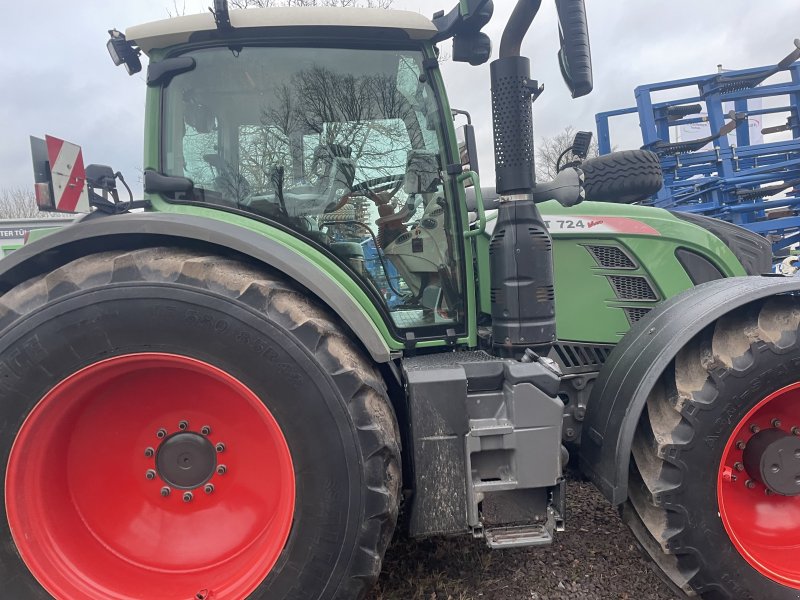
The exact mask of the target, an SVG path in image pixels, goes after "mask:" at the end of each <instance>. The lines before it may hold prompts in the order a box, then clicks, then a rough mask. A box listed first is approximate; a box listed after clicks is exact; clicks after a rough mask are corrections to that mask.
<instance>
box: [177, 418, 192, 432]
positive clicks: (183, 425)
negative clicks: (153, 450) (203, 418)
mask: <svg viewBox="0 0 800 600" xmlns="http://www.w3.org/2000/svg"><path fill="white" fill-rule="evenodd" d="M187 427H189V421H186V420H183V421H181V422H180V423H178V429H180V430H181V431H185V430H186V428H187Z"/></svg>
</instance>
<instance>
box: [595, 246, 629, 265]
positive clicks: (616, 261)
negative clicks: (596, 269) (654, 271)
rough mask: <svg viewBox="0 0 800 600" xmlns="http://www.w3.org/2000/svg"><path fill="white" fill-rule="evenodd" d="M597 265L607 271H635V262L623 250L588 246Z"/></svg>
mask: <svg viewBox="0 0 800 600" xmlns="http://www.w3.org/2000/svg"><path fill="white" fill-rule="evenodd" d="M586 249H587V250H589V252H591V254H592V256H594V259H595V260H596V261H597V264H598V265H600V266H601V267H605V268H606V269H635V268H636V263H634V262H633V260H632V259H631V257H629V256H628V255H627V254H626V253H625V251H624V250H623V249H622V248H617V247H616V246H587V247H586Z"/></svg>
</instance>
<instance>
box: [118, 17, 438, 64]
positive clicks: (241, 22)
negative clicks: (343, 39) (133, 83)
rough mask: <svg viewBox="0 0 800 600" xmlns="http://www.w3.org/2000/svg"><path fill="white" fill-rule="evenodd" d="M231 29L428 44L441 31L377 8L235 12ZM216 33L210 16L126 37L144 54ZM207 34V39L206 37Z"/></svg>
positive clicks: (160, 24) (168, 22)
mask: <svg viewBox="0 0 800 600" xmlns="http://www.w3.org/2000/svg"><path fill="white" fill-rule="evenodd" d="M230 21H231V26H232V27H233V29H234V30H237V29H250V30H252V29H256V28H260V29H261V31H260V34H261V35H264V34H265V32H264V29H263V28H275V29H276V32H277V30H278V29H279V28H283V29H285V28H314V29H315V30H317V32H319V29H321V28H325V29H335V28H341V29H350V30H352V29H358V30H360V31H361V30H363V35H367V36H369V37H375V36H384V35H385V33H386V30H394V31H396V32H398V33H400V34H401V35H402V36H403V37H405V38H406V39H412V40H428V39H431V38H433V37H434V36H435V35H436V34H437V33H438V30H437V29H436V27H435V26H434V24H433V23H432V22H431V21H430V19H428V18H427V17H424V16H422V15H420V14H418V13H415V12H410V11H402V10H382V9H374V8H331V7H310V8H250V9H247V10H232V11H231V12H230ZM216 31H217V25H216V23H215V21H214V16H213V15H212V14H211V13H210V12H206V13H202V14H196V15H188V16H184V17H177V18H172V19H164V20H161V21H153V22H151V23H145V24H144V25H136V26H134V27H130V28H128V30H127V31H126V32H125V36H126V37H127V39H128V40H130V41H131V42H133V43H135V44H136V45H137V46H138V47H139V48H141V49H142V51H143V52H144V53H145V54H149V53H150V52H151V51H152V50H155V49H158V48H167V47H169V46H175V45H177V44H184V43H186V42H189V41H192V40H193V39H196V38H199V39H205V37H206V36H207V35H208V34H213V33H215V32H216ZM204 34H205V35H204Z"/></svg>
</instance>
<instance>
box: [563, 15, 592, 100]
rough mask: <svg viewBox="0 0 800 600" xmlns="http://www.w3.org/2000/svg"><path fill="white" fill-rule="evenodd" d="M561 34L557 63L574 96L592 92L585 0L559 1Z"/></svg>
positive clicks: (590, 54) (590, 56)
mask: <svg viewBox="0 0 800 600" xmlns="http://www.w3.org/2000/svg"><path fill="white" fill-rule="evenodd" d="M556 10H557V11H558V36H559V40H560V42H561V49H560V50H559V51H558V62H559V65H560V66H561V75H562V77H563V78H564V82H565V83H566V84H567V87H568V88H569V91H570V92H571V93H572V97H573V98H580V97H581V96H585V95H586V94H588V93H589V92H591V91H592V88H593V86H594V83H593V80H592V51H591V48H590V45H589V25H588V23H587V21H586V5H585V4H584V0H556Z"/></svg>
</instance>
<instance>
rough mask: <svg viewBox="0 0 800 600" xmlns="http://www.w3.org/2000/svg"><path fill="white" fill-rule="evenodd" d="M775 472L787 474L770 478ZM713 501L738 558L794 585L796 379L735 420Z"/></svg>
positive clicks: (798, 543) (798, 449)
mask: <svg viewBox="0 0 800 600" xmlns="http://www.w3.org/2000/svg"><path fill="white" fill-rule="evenodd" d="M764 440H767V441H771V444H767V443H766V442H765V441H764ZM756 452H758V455H754V453H756ZM782 471H783V472H782ZM778 474H780V475H781V476H783V475H784V474H785V475H790V476H791V477H790V478H789V479H785V480H784V481H778V482H776V480H774V479H772V477H774V476H775V475H778ZM787 482H788V483H787ZM789 494H792V495H789ZM795 494H797V495H795ZM717 501H718V503H719V513H720V518H721V519H722V523H723V525H724V527H725V531H726V532H727V533H728V536H729V537H730V539H731V542H732V543H733V545H734V547H735V548H736V549H737V550H738V551H739V553H740V554H741V555H742V557H744V559H745V560H746V561H747V562H748V563H749V564H750V565H751V566H752V567H753V568H754V569H756V570H757V571H758V572H759V573H761V574H762V575H764V576H766V577H768V578H769V579H772V580H773V581H776V582H778V583H780V584H783V585H786V586H789V587H792V588H794V589H800V382H798V383H794V384H792V385H789V386H786V387H784V388H781V389H780V390H777V391H776V392H774V393H772V394H770V395H769V396H767V397H766V398H764V399H763V400H762V401H760V402H759V403H758V404H756V405H755V406H754V407H753V408H752V409H751V410H750V411H749V412H748V413H747V415H745V417H744V418H743V419H741V421H739V423H738V424H737V425H736V427H735V428H734V430H733V433H732V435H731V437H730V439H729V440H728V442H727V444H726V446H725V449H724V451H723V454H722V460H721V462H720V468H719V473H718V477H717Z"/></svg>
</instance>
